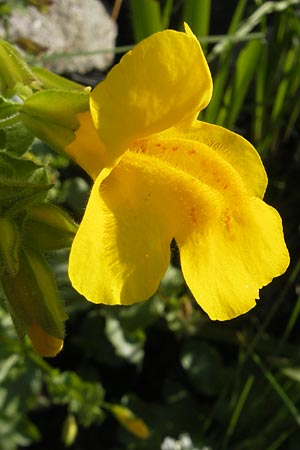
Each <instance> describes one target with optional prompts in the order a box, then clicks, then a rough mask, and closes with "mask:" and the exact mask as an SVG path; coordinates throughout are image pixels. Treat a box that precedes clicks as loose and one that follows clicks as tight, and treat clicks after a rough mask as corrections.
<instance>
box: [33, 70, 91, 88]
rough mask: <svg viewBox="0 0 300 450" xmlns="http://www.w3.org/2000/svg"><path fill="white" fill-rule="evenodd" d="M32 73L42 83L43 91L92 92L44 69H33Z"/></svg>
mask: <svg viewBox="0 0 300 450" xmlns="http://www.w3.org/2000/svg"><path fill="white" fill-rule="evenodd" d="M32 72H33V73H34V75H35V76H36V77H37V78H38V79H39V80H40V82H41V83H42V87H43V89H62V90H78V91H90V88H88V87H86V86H83V85H82V84H79V83H76V82H75V81H71V80H68V79H67V78H64V77H61V76H60V75H57V74H56V73H53V72H51V71H50V70H47V69H45V68H44V67H32Z"/></svg>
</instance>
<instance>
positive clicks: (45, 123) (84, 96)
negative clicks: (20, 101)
mask: <svg viewBox="0 0 300 450" xmlns="http://www.w3.org/2000/svg"><path fill="white" fill-rule="evenodd" d="M88 110H89V95H88V93H87V92H85V91H78V90H77V91H75V90H74V91H72V90H54V89H53V90H46V91H42V92H36V93H35V94H33V95H32V96H31V97H30V98H28V99H27V100H26V101H25V102H24V105H23V107H22V108H21V110H20V114H21V118H22V120H23V122H24V124H25V126H26V127H27V128H28V129H29V130H30V131H31V132H32V133H33V134H34V135H35V136H37V137H38V138H39V139H41V140H42V141H44V142H46V143H47V144H49V145H50V146H51V147H53V148H54V149H55V150H58V151H62V152H64V150H65V148H66V147H67V145H68V144H70V142H72V141H73V140H74V139H75V134H74V132H75V131H76V130H77V129H78V128H79V126H80V123H79V120H78V117H77V115H78V114H79V113H81V112H85V111H88Z"/></svg>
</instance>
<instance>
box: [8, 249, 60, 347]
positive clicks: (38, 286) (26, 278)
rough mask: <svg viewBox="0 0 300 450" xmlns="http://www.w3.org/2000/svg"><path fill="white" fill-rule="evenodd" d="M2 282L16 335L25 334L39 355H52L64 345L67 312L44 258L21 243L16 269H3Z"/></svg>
mask: <svg viewBox="0 0 300 450" xmlns="http://www.w3.org/2000/svg"><path fill="white" fill-rule="evenodd" d="M1 281H2V287H3V291H4V294H5V296H6V299H7V302H8V307H9V310H10V312H11V315H12V318H13V321H14V324H15V327H16V330H17V332H18V334H19V336H20V337H21V338H22V337H24V335H25V334H28V335H29V337H30V339H31V342H32V344H33V347H34V348H35V350H36V351H37V352H38V353H40V354H41V355H42V356H55V355H56V354H57V353H58V352H59V351H60V350H61V348H62V345H63V338H64V321H65V320H66V318H67V315H66V313H65V311H64V309H63V307H62V305H61V301H60V299H59V296H58V293H57V287H56V284H55V280H54V277H53V274H52V272H51V270H50V268H49V266H48V264H47V262H46V260H45V259H44V257H43V256H42V255H41V254H40V253H39V252H38V251H36V250H34V249H32V248H29V247H25V246H24V247H23V248H22V249H21V250H20V252H19V270H18V272H17V273H16V274H15V275H12V274H11V273H9V272H8V271H5V272H4V273H3V274H2V278H1Z"/></svg>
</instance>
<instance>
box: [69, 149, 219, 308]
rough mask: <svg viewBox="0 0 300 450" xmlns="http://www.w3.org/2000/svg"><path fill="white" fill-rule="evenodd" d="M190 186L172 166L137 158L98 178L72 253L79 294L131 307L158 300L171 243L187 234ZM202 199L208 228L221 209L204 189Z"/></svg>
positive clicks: (129, 154)
mask: <svg viewBox="0 0 300 450" xmlns="http://www.w3.org/2000/svg"><path fill="white" fill-rule="evenodd" d="M189 181H190V178H189V177H187V176H186V175H185V174H184V173H182V174H181V173H180V172H179V171H178V170H176V169H172V167H171V166H169V165H168V164H167V163H163V162H162V161H160V160H159V159H157V158H155V157H151V156H148V155H142V154H135V153H132V152H126V153H125V154H124V156H123V158H122V159H121V161H120V162H119V164H118V165H117V166H116V167H115V168H114V169H113V170H112V172H111V173H110V175H109V176H108V177H107V178H105V179H104V175H101V176H100V177H98V179H97V180H96V183H95V185H94V187H93V190H92V193H91V196H90V199H89V202H88V205H87V209H86V212H85V215H84V217H83V220H82V223H81V225H80V227H79V230H78V232H77V235H76V237H75V239H74V242H73V245H72V249H71V255H70V261H69V275H70V279H71V281H72V284H73V286H74V287H75V289H77V290H78V291H79V292H80V293H81V294H83V295H84V296H85V297H86V298H87V299H88V300H90V301H93V302H95V303H100V302H101V303H107V304H130V303H134V302H137V301H139V300H145V299H146V298H149V297H150V296H151V295H152V294H154V293H155V291H156V289H157V287H158V285H159V282H160V280H161V278H162V276H163V275H164V273H165V271H166V270H167V267H168V265H169V260H170V242H171V240H172V238H173V236H174V235H175V234H176V230H177V229H179V228H182V230H183V226H184V223H183V221H182V220H181V215H182V212H181V210H182V209H188V208H189V205H188V206H186V207H185V205H184V202H185V201H186V200H189V198H188V197H189V195H190V194H189V190H190V189H192V191H193V189H194V188H193V186H190V185H189ZM201 186H202V185H201ZM184 193H185V194H186V196H185V195H184ZM200 196H201V199H200V200H201V202H202V208H201V213H202V218H203V224H204V226H206V225H207V224H208V223H209V220H211V219H212V218H213V214H214V212H215V208H216V207H217V206H218V205H217V204H216V195H214V196H213V197H212V198H211V196H210V193H209V192H207V189H205V186H204V189H202V190H200V191H199V197H200ZM200 200H199V201H198V203H200ZM188 203H189V202H188ZM186 215H187V216H188V217H189V212H188V211H186Z"/></svg>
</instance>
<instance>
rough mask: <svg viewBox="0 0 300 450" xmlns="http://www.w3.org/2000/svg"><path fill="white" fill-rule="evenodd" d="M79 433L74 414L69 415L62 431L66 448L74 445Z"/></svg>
mask: <svg viewBox="0 0 300 450" xmlns="http://www.w3.org/2000/svg"><path fill="white" fill-rule="evenodd" d="M77 433H78V426H77V422H76V419H75V417H74V416H73V414H69V415H68V416H67V418H66V420H65V422H64V425H63V429H62V441H63V443H64V445H65V447H70V446H71V445H73V444H74V442H75V439H76V436H77Z"/></svg>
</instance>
